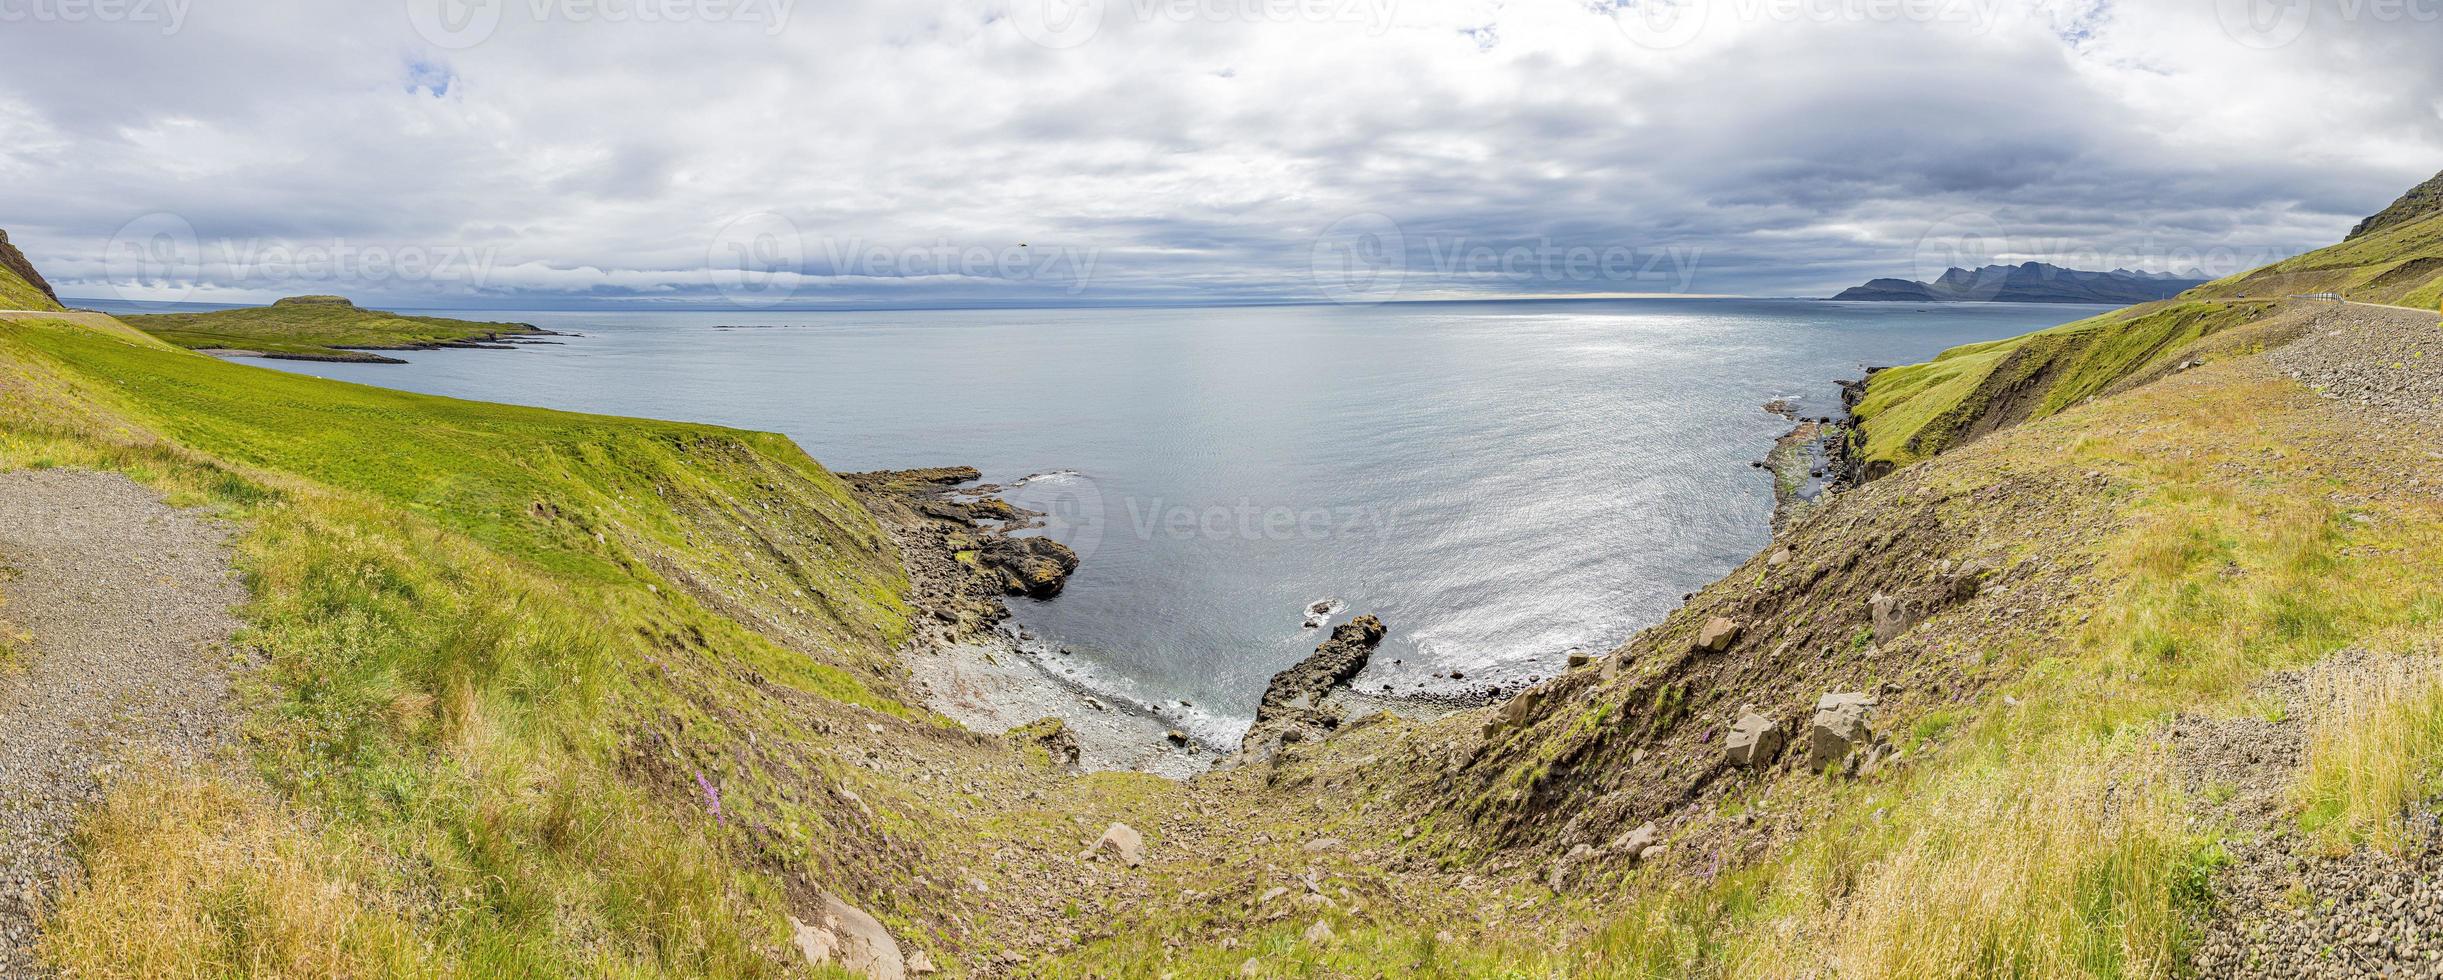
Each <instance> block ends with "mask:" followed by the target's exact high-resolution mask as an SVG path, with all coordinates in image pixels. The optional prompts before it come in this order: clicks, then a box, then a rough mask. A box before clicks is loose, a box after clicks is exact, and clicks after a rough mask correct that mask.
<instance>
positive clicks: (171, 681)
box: [0, 470, 246, 977]
mask: <svg viewBox="0 0 2443 980" xmlns="http://www.w3.org/2000/svg"><path fill="white" fill-rule="evenodd" d="M228 532H229V529H228V527H227V525H225V524H222V523H220V522H218V521H214V520H212V519H210V518H208V517H204V516H202V515H199V514H196V513H193V512H189V511H180V510H175V509H172V508H170V507H168V506H166V505H164V504H163V503H162V502H161V498H160V496H159V495H158V494H156V493H154V492H152V491H150V490H147V489H145V488H143V487H141V486H138V485H137V484H136V483H134V482H133V481H130V480H128V479H127V478H126V477H124V476H120V475H117V474H106V473H92V472H84V471H72V470H39V471H25V472H13V473H0V563H5V564H6V565H7V566H8V567H10V568H12V569H14V571H15V574H14V575H13V577H11V578H10V579H8V580H7V581H6V582H5V583H0V589H4V590H6V592H7V595H8V607H7V608H8V618H9V619H10V621H11V622H13V623H14V624H15V625H16V626H17V627H19V628H21V629H23V630H24V631H26V632H29V633H31V634H32V635H33V640H32V642H31V643H30V644H28V648H27V650H26V655H25V663H24V664H23V668H24V669H23V671H22V672H20V673H14V674H8V675H0V977H19V976H32V975H39V973H40V968H39V966H38V965H37V964H36V963H35V962H34V958H33V955H32V943H33V940H34V937H35V925H34V920H35V910H36V909H37V908H38V907H40V904H41V903H42V902H43V901H45V900H46V899H47V897H48V896H49V895H51V894H54V893H55V889H56V887H57V885H58V884H59V882H60V881H61V880H62V876H64V875H72V874H74V873H75V868H74V861H73V859H72V858H71V857H70V855H69V853H68V848H67V843H68V835H69V831H70V830H71V829H72V827H73V825H74V821H75V818H76V815H77V811H78V810H79V808H80V807H83V806H84V805H86V804H88V803H91V802H93V801H94V800H95V799H96V798H97V797H98V796H99V794H100V791H101V778H102V777H103V776H104V775H106V774H108V773H109V772H110V771H111V770H112V768H113V767H115V766H117V765H119V764H121V763H122V762H123V761H124V760H125V759H127V758H128V757H129V756H130V755H131V754H132V753H142V754H145V755H148V756H149V755H154V754H160V755H162V756H166V757H167V758H169V759H171V760H172V761H173V762H181V761H184V762H201V761H205V760H210V759H214V758H216V757H218V756H219V755H220V754H221V750H223V749H225V748H228V747H230V746H231V745H232V744H233V742H232V740H233V738H234V735H235V728H236V726H235V724H234V720H233V715H232V706H231V704H230V700H229V667H230V658H231V650H232V649H233V648H232V647H231V645H230V637H231V636H232V634H233V633H234V632H235V630H236V629H237V628H238V620H237V619H236V618H235V616H234V615H233V614H232V613H231V609H232V608H233V607H234V606H235V605H236V604H237V603H238V602H240V601H241V600H243V599H244V598H245V594H246V593H245V589H244V588H243V586H242V584H241V583H240V582H239V580H238V578H237V576H236V574H235V573H234V572H232V571H231V569H230V556H229V545H228V540H227V538H228Z"/></svg>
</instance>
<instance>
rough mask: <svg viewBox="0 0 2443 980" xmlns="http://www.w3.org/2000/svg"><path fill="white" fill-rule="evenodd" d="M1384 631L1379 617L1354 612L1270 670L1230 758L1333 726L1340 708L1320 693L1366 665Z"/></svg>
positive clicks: (1267, 750) (1266, 754)
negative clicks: (1291, 660) (1288, 663)
mask: <svg viewBox="0 0 2443 980" xmlns="http://www.w3.org/2000/svg"><path fill="white" fill-rule="evenodd" d="M1385 632H1386V630H1385V629H1384V628H1383V621H1382V620H1379V619H1376V618H1374V617H1372V616H1359V617H1357V618H1356V619H1352V620H1350V621H1348V622H1346V623H1342V624H1340V626H1339V627H1338V628H1336V629H1334V630H1332V637H1331V639H1328V640H1325V641H1323V644H1322V645H1321V646H1318V647H1316V648H1315V652H1314V653H1313V654H1311V655H1309V656H1308V657H1307V658H1306V659H1304V660H1301V661H1298V663H1297V664H1296V665H1295V666H1293V667H1291V668H1289V669H1288V670H1284V671H1282V672H1280V673H1278V674H1274V675H1273V676H1272V683H1271V684H1270V685H1267V686H1266V687H1265V688H1264V701H1263V704H1262V705H1261V706H1259V707H1257V708H1256V712H1255V724H1254V725H1252V726H1249V727H1248V729H1247V735H1246V737H1245V738H1243V739H1240V740H1239V751H1238V755H1237V756H1236V757H1235V758H1234V761H1236V762H1253V761H1261V760H1264V759H1269V758H1272V756H1273V755H1274V754H1276V753H1278V752H1280V751H1281V747H1282V746H1283V745H1289V744H1294V743H1297V742H1300V741H1305V740H1308V739H1320V738H1322V737H1324V736H1326V735H1329V734H1331V733H1332V732H1333V731H1335V730H1337V729H1338V728H1339V727H1340V723H1341V716H1340V712H1339V711H1338V710H1336V709H1334V708H1333V707H1332V706H1331V705H1329V704H1327V703H1325V701H1326V698H1327V697H1328V696H1329V695H1330V694H1331V693H1332V691H1333V690H1334V689H1335V688H1339V687H1342V686H1344V685H1346V684H1348V683H1349V681H1350V680H1351V679H1352V678H1355V677H1356V676H1357V674H1358V672H1359V671H1362V670H1364V669H1366V661H1367V660H1368V659H1370V658H1371V657H1373V656H1374V648H1375V647H1376V646H1379V645H1381V644H1382V642H1383V634H1384V633H1385Z"/></svg>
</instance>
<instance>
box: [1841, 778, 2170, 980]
mask: <svg viewBox="0 0 2443 980" xmlns="http://www.w3.org/2000/svg"><path fill="white" fill-rule="evenodd" d="M2127 741H2128V742H2129V743H2131V744H2129V745H2114V744H2096V745H2092V746H2089V747H2086V748H2084V749H2081V750H2072V751H2070V752H2069V753H2066V754H2057V755H2054V756H2053V757H2051V758H2049V759H2043V760H2037V759H2021V760H2015V761H2014V763H2013V764H2010V765H2004V766H1996V767H1992V768H1988V769H1984V770H1983V771H1981V772H1978V773H1974V774H1963V778H1955V779H1952V780H1945V781H1943V782H1942V783H1941V784H1940V785H1939V788H1938V789H1937V790H1936V794H1937V795H1934V796H1933V797H1931V798H1926V799H1921V800H1919V801H1916V803H1915V805H1914V806H1913V807H1912V809H1913V810H1914V811H1915V813H1914V815H1913V816H1914V819H1913V821H1912V825H1911V827H1910V829H1909V831H1908V832H1907V834H1906V836H1905V837H1903V838H1902V840H1901V841H1900V842H1899V844H1898V845H1897V846H1896V847H1894V848H1893V849H1892V850H1891V852H1890V853H1889V854H1887V855H1885V856H1884V857H1882V858H1881V859H1880V860H1877V861H1876V862H1874V863H1873V864H1872V865H1870V866H1868V867H1867V868H1865V869H1864V870H1863V871H1862V872H1861V873H1860V874H1859V876H1858V879H1857V881H1856V883H1855V886H1854V889H1853V891H1852V892H1851V893H1850V895H1849V897H1848V901H1846V902H1845V903H1842V904H1841V905H1840V906H1839V911H1838V912H1837V922H1836V923H1834V924H1832V926H1831V927H1830V928H1827V929H1823V930H1821V934H1822V935H1824V936H1826V937H1828V938H1829V939H1830V942H1831V945H1832V950H1831V955H1832V959H1833V962H1834V963H1835V965H1836V967H1837V969H1838V971H1839V972H1840V974H1841V975H1843V976H1862V977H1936V976H1943V977H1958V976H2023V977H2060V976H2130V977H2154V976H2167V975H2170V974H2172V973H2174V972H2176V970H2177V967H2178V962H2179V954H2180V950H2181V948H2182V941H2183V937H2184V936H2185V934H2186V931H2187V930H2188V928H2189V920H2188V914H2189V909H2190V908H2191V906H2192V905H2193V901H2194V898H2195V894H2194V893H2195V891H2196V889H2197V888H2199V887H2201V885H2200V883H2199V881H2200V879H2199V877H2198V876H2199V875H2201V874H2202V869H2203V868H2205V867H2208V866H2210V858H2208V856H2206V855H2201V854H2200V853H2199V845H2198V843H2197V842H2196V841H2195V840H2194V839H2193V838H2192V837H2191V836H2190V835H2189V834H2188V833H2187V832H2186V831H2185V829H2184V827H2183V819H2182V813H2181V807H2180V800H2179V797H2178V795H2177V793H2176V791H2174V790H2173V789H2171V788H2170V781H2169V779H2168V777H2167V770H2166V762H2165V760H2164V759H2163V758H2162V757H2161V755H2160V753H2159V752H2156V751H2154V750H2152V749H2151V748H2143V747H2136V746H2135V741H2136V740H2134V739H2133V740H2127ZM2201 858H2203V859H2201Z"/></svg>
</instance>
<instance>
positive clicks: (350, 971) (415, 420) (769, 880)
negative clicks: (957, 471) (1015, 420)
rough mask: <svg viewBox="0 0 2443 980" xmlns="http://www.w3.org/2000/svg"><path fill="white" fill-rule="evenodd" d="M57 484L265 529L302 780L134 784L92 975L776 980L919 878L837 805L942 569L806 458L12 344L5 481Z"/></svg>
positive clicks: (74, 323) (85, 951) (273, 693)
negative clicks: (834, 929)
mask: <svg viewBox="0 0 2443 980" xmlns="http://www.w3.org/2000/svg"><path fill="white" fill-rule="evenodd" d="M46 466H82V467H92V468H98V469H108V470H116V471H120V472H124V473H128V474H129V475H131V476H134V477H135V478H137V479H139V480H141V481H144V482H148V483H151V484H154V485H156V486H160V487H163V488H165V489H166V490H168V491H170V492H171V493H172V495H173V499H174V501H177V502H182V503H189V504H203V505H208V506H212V507H215V508H217V509H219V510H221V511H222V512H224V513H226V514H227V515H228V516H230V517H232V518H235V519H237V520H239V521H241V522H242V524H241V526H242V527H243V528H244V529H245V530H244V531H243V532H242V534H241V537H240V539H239V540H240V546H239V561H240V565H241V570H242V571H243V572H244V573H245V575H246V577H247V581H248V583H249V586H250V588H251V590H252V592H253V596H254V598H253V601H252V603H251V605H250V606H248V607H247V608H246V609H244V610H242V612H243V614H244V617H245V619H246V621H247V622H248V624H249V629H248V631H247V633H246V634H245V635H244V636H243V637H242V638H241V639H242V640H243V641H244V643H245V645H246V646H247V647H249V648H250V649H252V650H254V651H258V652H259V654H260V662H259V663H256V664H254V665H253V666H252V667H251V669H249V670H247V671H245V672H244V674H243V680H244V681H245V684H244V687H245V688H246V690H247V691H248V694H247V698H246V700H247V704H248V706H249V712H250V717H251V721H250V723H249V725H248V739H247V744H248V749H249V753H248V754H249V757H250V758H251V759H252V760H253V761H254V769H255V771H256V772H257V774H258V775H259V777H260V780H261V781H262V782H263V783H265V784H268V786H269V787H270V788H271V790H272V791H273V795H272V797H271V798H270V799H265V798H262V796H261V794H259V793H256V792H253V791H250V790H247V789H245V788H243V787H238V786H234V785H231V784H227V783H224V782H222V781H220V780H215V779H210V778H203V777H196V776H193V775H191V774H177V773H172V774H168V775H160V776H141V775H140V776H136V777H130V778H127V779H124V780H122V782H121V783H120V784H119V785H118V786H116V787H115V788H114V789H113V791H112V793H111V796H110V799H109V801H108V803H106V805H105V806H104V807H103V808H102V809H101V810H100V811H98V812H97V814H96V815H95V817H94V818H93V820H92V822H90V823H89V824H88V825H87V826H86V828H85V829H84V830H83V831H82V832H81V833H82V836H81V837H80V840H82V841H83V844H82V848H83V850H82V857H83V859H84V860H85V861H86V862H87V864H88V866H89V867H91V868H94V869H97V871H96V873H95V874H93V875H90V876H89V877H88V879H87V882H86V884H84V885H83V886H80V888H79V889H78V890H75V891H72V892H71V893H69V894H67V895H65V896H64V897H62V898H61V900H60V902H59V906H58V908H57V909H56V910H55V912H54V913H53V915H52V917H51V918H50V920H49V924H48V926H47V927H46V937H45V940H44V942H45V947H44V955H45V956H46V957H48V958H49V959H50V960H51V962H53V963H54V964H55V965H57V966H59V967H61V968H62V970H63V972H67V973H72V974H76V975H89V976H118V975H237V974H241V973H254V974H266V973H268V974H280V975H297V976H307V975H312V976H337V975H408V976H418V975H457V976H512V975H516V976H527V975H558V976H611V975H677V976H740V975H747V976H753V975H768V974H772V973H774V972H776V971H777V970H778V967H777V965H776V964H779V963H784V962H786V961H787V960H788V959H789V958H790V957H791V956H793V955H794V953H793V951H789V948H788V946H787V945H786V936H787V926H786V922H785V918H784V916H783V915H782V914H781V913H782V911H783V910H788V909H797V910H800V911H801V912H802V910H803V908H804V905H805V901H806V900H805V896H804V895H803V894H802V893H800V892H798V891H795V890H793V889H794V888H795V887H796V886H794V885H792V884H791V882H795V881H802V880H820V881H823V882H825V883H826V885H827V887H830V888H833V889H835V890H841V891H849V892H851V893H852V894H853V893H855V892H856V891H857V890H858V889H857V886H858V885H859V883H860V882H864V881H869V880H871V879H872V877H873V876H874V875H877V874H880V873H882V872H879V871H877V870H876V869H875V866H873V865H871V864H860V863H858V861H859V860H860V859H858V858H856V857H854V856H855V855H858V854H863V853H867V852H869V851H871V852H877V853H880V852H887V851H888V847H887V846H884V845H883V844H881V843H880V842H879V841H877V840H876V839H875V838H874V835H875V834H877V833H879V831H877V830H876V829H875V828H874V827H873V826H872V825H871V824H870V823H869V822H862V821H859V820H854V819H844V818H843V811H844V810H845V809H847V806H848V805H847V804H846V803H844V802H843V799H844V798H843V797H840V796H838V795H836V794H834V793H832V792H830V791H827V790H822V789H819V787H823V786H829V785H834V784H835V781H836V782H838V783H843V784H851V783H853V784H857V785H861V786H862V785H863V784H861V783H856V782H855V778H854V777H851V776H849V775H846V774H844V773H842V772H840V771H838V770H839V768H840V764H839V763H836V762H831V761H827V760H828V759H829V756H828V755H827V754H826V753H824V752H822V751H820V750H819V746H821V745H822V744H824V741H825V738H824V736H823V735H822V732H823V731H825V730H830V729H836V728H845V727H848V725H847V723H846V720H845V719H846V718H849V717H856V718H868V719H870V718H876V717H887V716H892V715H897V716H901V717H915V716H917V715H918V714H919V713H917V712H913V711H911V709H909V708H907V707H905V706H904V704H903V700H902V698H901V696H900V694H899V687H900V684H901V683H902V682H903V680H902V679H903V676H904V675H903V673H902V672H901V671H900V670H899V669H898V668H897V667H896V666H895V661H894V660H893V659H892V656H891V650H892V648H893V647H894V646H895V645H896V644H897V643H899V642H901V641H902V640H903V639H904V637H905V636H906V634H907V631H908V618H907V617H908V611H907V607H906V606H905V604H904V602H903V599H902V595H903V592H904V590H905V589H906V588H907V585H906V581H905V577H904V574H905V573H904V572H903V571H902V570H901V569H900V566H899V564H898V562H897V561H896V558H895V556H894V554H893V552H892V550H891V548H890V546H889V545H888V543H887V540H886V538H885V537H884V535H883V533H882V532H881V530H880V529H879V528H878V527H877V526H876V525H875V524H874V523H873V521H872V520H871V518H870V517H869V516H868V515H867V514H866V513H865V511H864V510H863V509H862V508H861V507H860V506H859V505H858V504H857V503H856V502H855V501H854V500H853V499H852V498H851V497H850V495H849V493H848V491H847V490H846V488H845V487H844V486H843V485H842V484H841V483H840V482H839V481H838V480H836V479H834V478H833V477H832V476H831V475H830V474H828V473H827V472H825V471H824V470H823V469H822V468H821V467H820V466H818V465H817V464H816V463H815V462H814V461H813V460H811V459H809V458H807V457H806V456H805V454H804V453H802V452H800V451H799V450H798V449H797V448H796V447H795V446H794V445H792V444H791V443H789V442H788V441H787V440H785V439H783V438H781V437H779V436H773V435H767V434H760V433H750V432H740V431H735V430H729V429H722V428H718V427H713V426H701V425H682V424H674V423H665V422H648V421H638V420H629V419H615V418H603V417H597V416H586V415H574V414H566V413H558V412H548V411H541V410H534V409H524V408H513V407H507V406H498V405H485V404H477V403H470V402H461V401H454V400H450V399H443V398H432V397H426V396H419V395H412V394H403V393H398V392H392V391H385V390H380V389H375V388H368V387H361V386H354V385H346V384H338V383H331V382H325V381H321V380H318V379H311V378H303V377H297V376H293V375H287V374H282V373H279V372H274V371H268V370H263V369H260V368H254V367H249V366H245V365H241V364H235V363H230V362H225V361H221V360H217V359H214V358H210V357H205V356H201V355H197V354H193V353H189V352H186V351H182V350H178V349H176V348H172V347H169V346H167V345H164V344H162V343H160V342H159V341H157V340H154V339H152V338H150V337H145V336H142V335H139V334H136V333H135V332H134V331H125V330H123V329H122V330H121V331H112V330H107V329H101V328H97V327H96V326H93V325H91V324H87V323H84V322H80V319H78V318H73V315H71V316H63V317H59V318H41V317H20V318H14V319H6V320H0V469H4V468H17V467H46ZM826 719H830V720H826ZM920 722H921V719H920ZM860 728H861V726H860ZM758 733H759V734H760V736H761V737H760V740H759V741H758V740H757V738H756V735H757V734H758ZM758 744H760V746H761V748H760V749H751V748H749V747H751V746H754V745H758ZM738 753H744V754H743V756H741V755H739V754H738ZM138 771H139V772H141V768H140V767H139V769H138ZM826 773H828V774H829V775H826ZM700 780H715V781H717V783H708V784H706V785H719V786H721V787H723V788H724V790H725V792H724V793H723V794H722V795H721V796H720V798H719V803H720V810H719V812H718V813H707V812H706V811H705V809H704V807H703V805H702V803H701V801H700V799H698V797H699V796H700V794H699V792H698V784H699V781H700ZM808 787H817V789H814V790H811V791H810V790H809V789H808ZM866 792H867V793H868V794H869V796H870V798H872V799H875V800H883V799H887V798H888V797H887V795H886V791H885V790H882V789H876V788H872V787H867V788H866ZM691 800H696V802H689V801H691ZM876 805H877V806H879V804H876Z"/></svg>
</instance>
